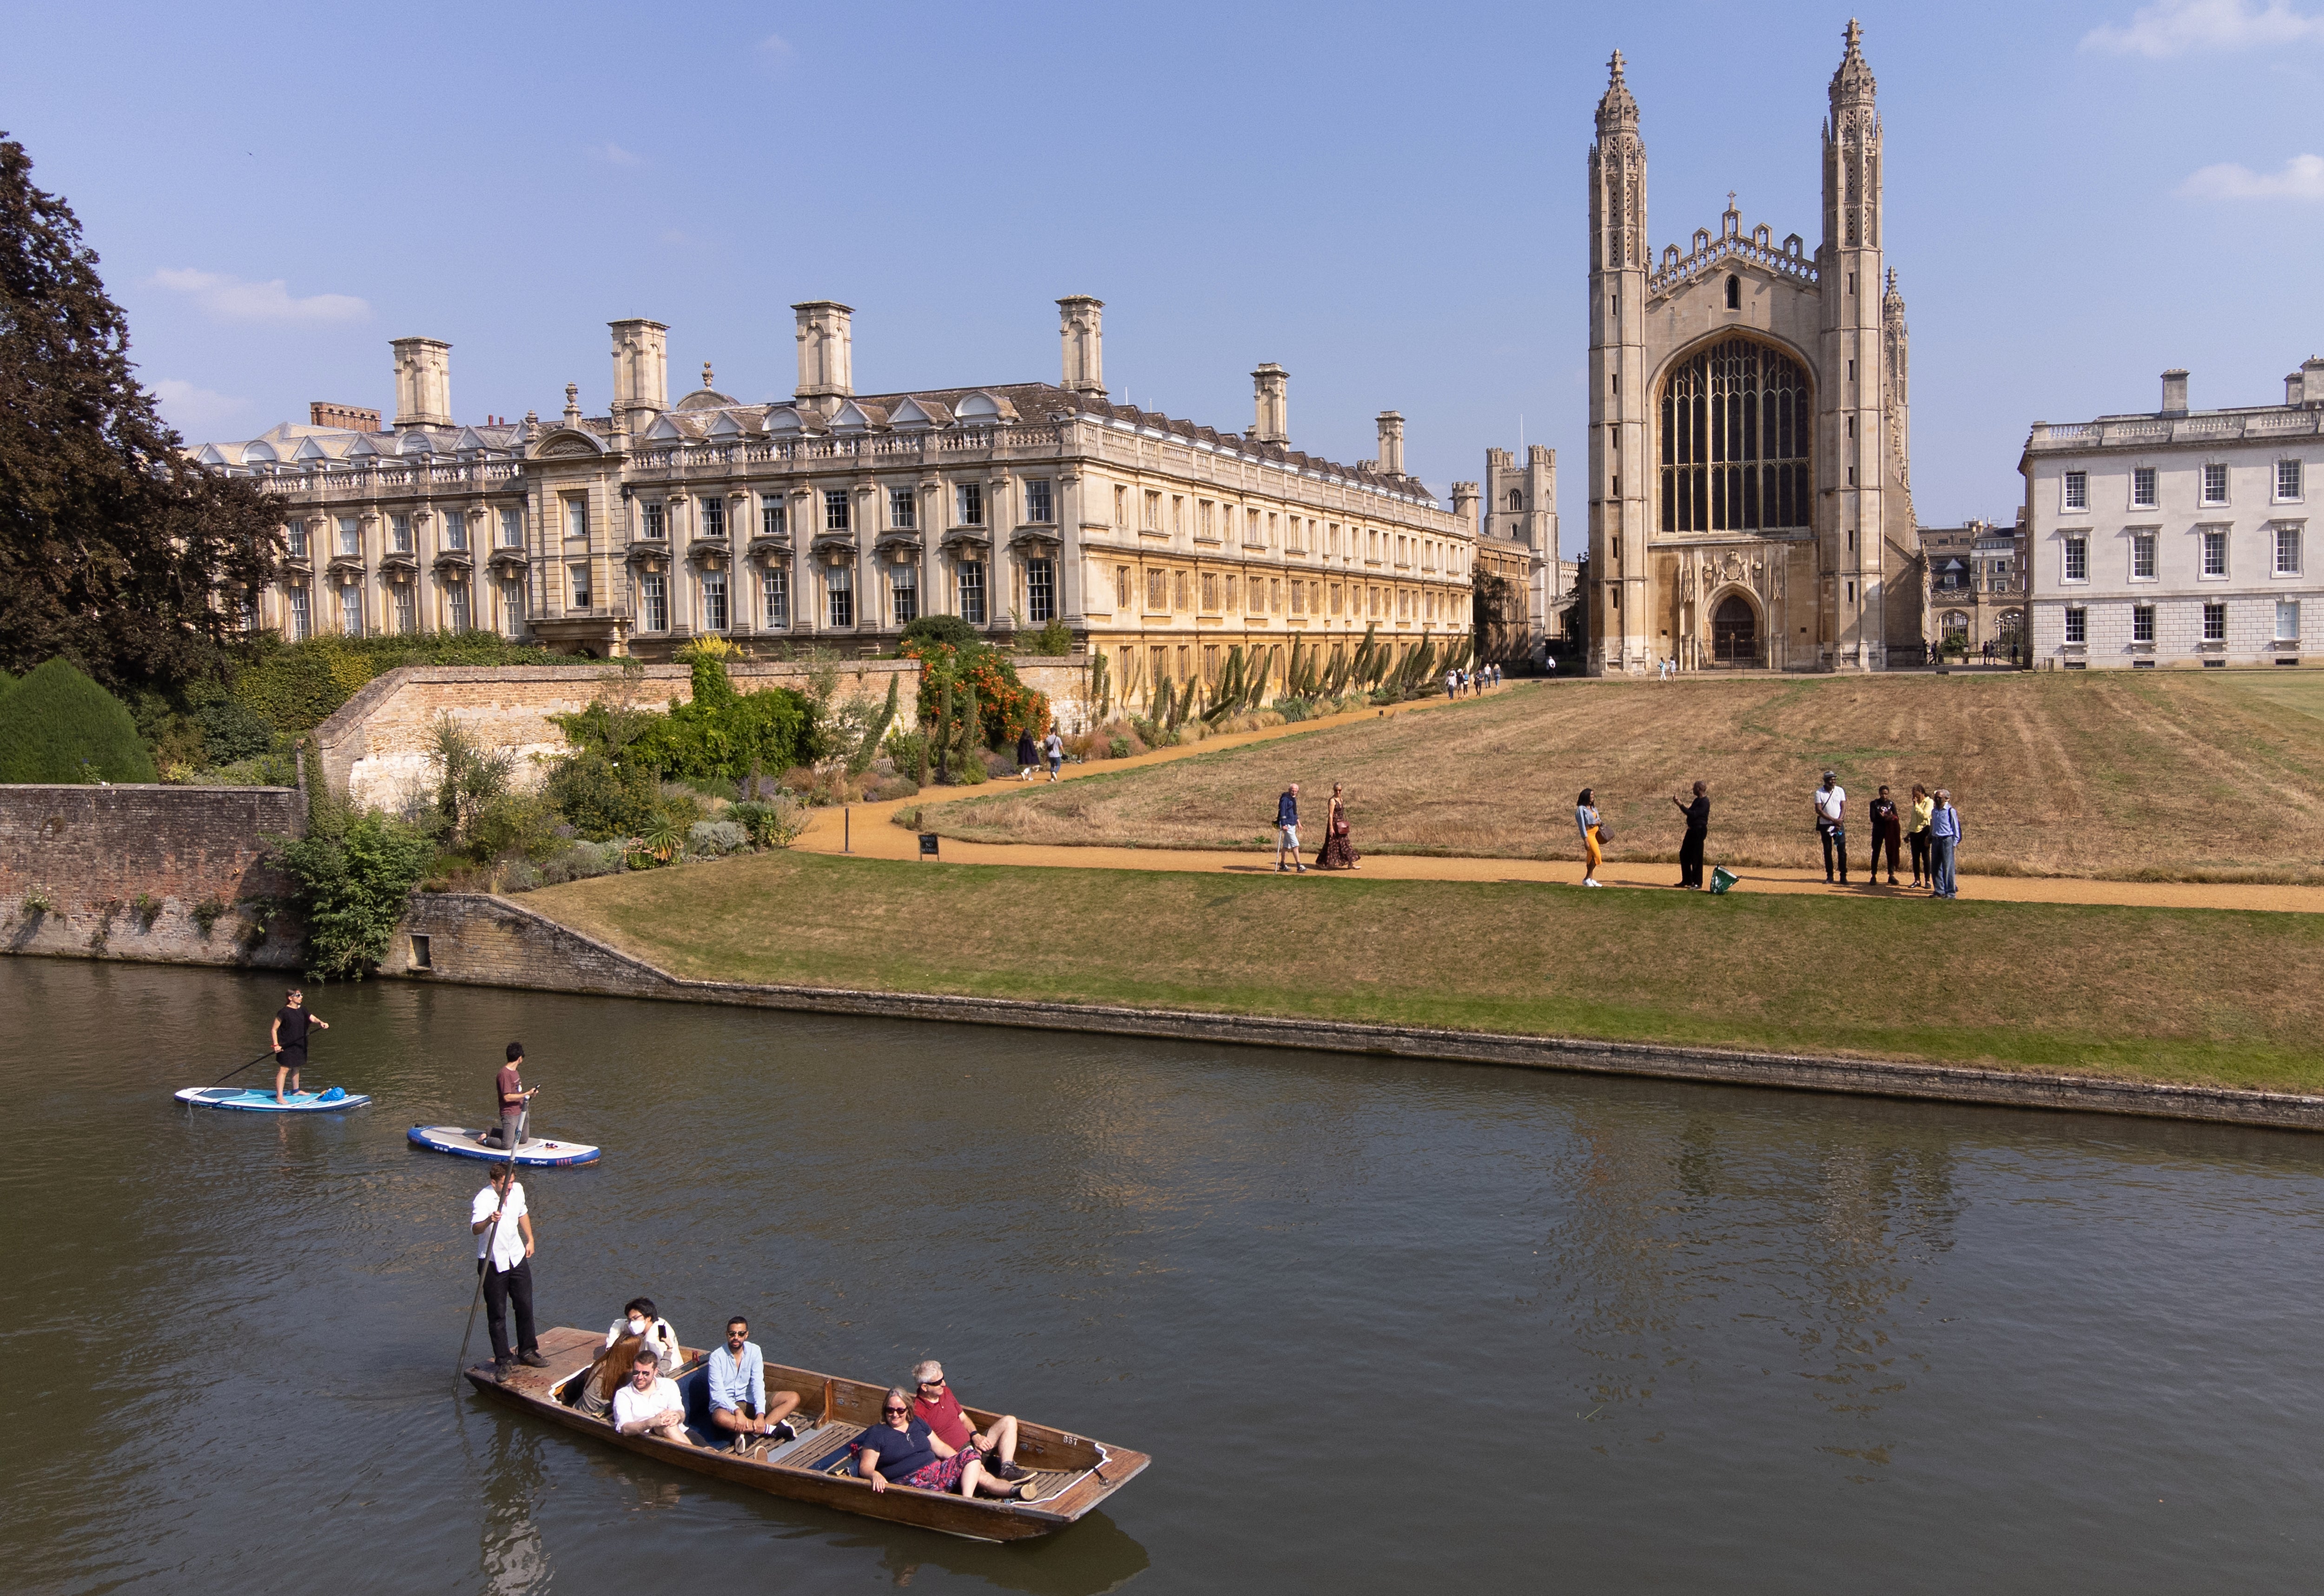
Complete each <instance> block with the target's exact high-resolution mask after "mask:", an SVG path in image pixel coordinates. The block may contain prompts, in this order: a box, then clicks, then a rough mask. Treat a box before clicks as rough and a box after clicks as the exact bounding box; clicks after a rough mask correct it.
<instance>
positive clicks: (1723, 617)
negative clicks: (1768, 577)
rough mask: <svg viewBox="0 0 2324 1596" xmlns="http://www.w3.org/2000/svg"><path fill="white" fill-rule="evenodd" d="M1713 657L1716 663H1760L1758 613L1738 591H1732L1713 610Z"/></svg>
mask: <svg viewBox="0 0 2324 1596" xmlns="http://www.w3.org/2000/svg"><path fill="white" fill-rule="evenodd" d="M1711 663H1712V664H1714V665H1721V666H1727V667H1730V668H1731V667H1737V666H1753V665H1757V664H1758V663H1759V613H1758V612H1757V610H1754V609H1753V608H1752V607H1751V601H1750V600H1749V599H1748V598H1745V597H1744V596H1743V595H1741V594H1739V593H1730V594H1729V595H1727V596H1726V597H1725V598H1723V599H1721V600H1720V603H1719V607H1718V608H1717V609H1715V610H1713V611H1711Z"/></svg>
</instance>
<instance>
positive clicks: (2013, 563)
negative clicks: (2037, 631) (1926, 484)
mask: <svg viewBox="0 0 2324 1596" xmlns="http://www.w3.org/2000/svg"><path fill="white" fill-rule="evenodd" d="M1920 546H1921V560H1920V567H1921V579H1922V613H1923V622H1922V628H1923V636H1924V637H1925V638H1926V640H1927V643H1928V647H1929V649H1930V650H1931V651H1932V652H1934V651H1937V650H1942V649H1943V647H1944V646H1945V644H1946V643H1947V642H1949V641H1952V640H1954V639H1959V640H1960V646H1961V650H1962V651H1963V652H1965V653H1967V654H1968V655H1969V656H1970V657H1972V658H1981V657H1982V656H1983V655H1984V654H1985V652H1986V646H1987V644H1988V643H1989V644H1991V645H1992V651H1993V654H1994V657H1995V658H1996V659H2005V660H2020V657H2021V655H2022V654H2023V652H2024V647H2025V602H2026V596H2027V588H2026V582H2027V579H2028V576H2029V572H2028V569H2027V560H2026V536H2025V521H2024V514H2023V512H2020V514H2019V517H2018V520H2017V523H2016V524H2015V526H2001V525H1998V524H1997V523H1996V522H1993V521H1968V522H1965V523H1964V524H1962V525H1960V526H1957V527H1922V528H1921V529H1920ZM1903 642H1904V639H1902V638H1895V639H1894V640H1893V641H1891V642H1890V644H1889V647H1890V648H1891V650H1896V649H1898V646H1899V645H1900V644H1901V643H1903ZM2020 662H2022V660H2020Z"/></svg>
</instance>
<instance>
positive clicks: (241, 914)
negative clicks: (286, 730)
mask: <svg viewBox="0 0 2324 1596" xmlns="http://www.w3.org/2000/svg"><path fill="white" fill-rule="evenodd" d="M306 817H307V809H306V800H305V799H304V798H302V797H301V796H300V793H299V791H298V789H295V788H288V787H144V786H137V787H46V786H31V785H25V786H14V785H9V786H0V946H5V948H6V950H7V951H8V952H10V953H29V954H60V955H69V956H73V957H79V958H103V957H108V956H109V957H114V958H125V959H144V960H153V961H158V962H160V963H163V964H263V965H270V966H277V967H290V968H296V967H297V965H298V964H299V960H300V946H301V944H302V942H303V940H304V936H305V933H304V929H303V927H301V926H300V923H299V921H298V918H297V917H296V916H295V915H292V914H291V913H289V912H287V911H277V910H276V909H275V908H274V904H275V903H276V902H277V901H279V900H281V899H287V898H288V897H289V896H290V893H291V882H290V881H289V880H288V879H287V878H286V877H284V876H283V875H282V874H281V872H278V871H276V870H274V869H273V868H272V867H271V866H270V865H269V864H268V863H266V841H265V839H266V836H267V834H269V833H274V834H277V835H294V836H295V835H300V834H301V833H302V832H304V831H305V829H306ZM28 899H30V900H31V901H29V902H28V901H27V900H28ZM42 899H45V900H46V904H47V907H46V908H45V909H43V908H42V907H41V901H42ZM205 919H208V921H209V924H208V926H207V927H205V926H204V925H203V923H202V922H203V921H204V920H205Z"/></svg>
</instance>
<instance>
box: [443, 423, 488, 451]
mask: <svg viewBox="0 0 2324 1596" xmlns="http://www.w3.org/2000/svg"><path fill="white" fill-rule="evenodd" d="M487 447H491V446H490V445H488V444H486V443H485V442H484V438H482V437H480V436H479V435H478V434H477V432H476V429H475V428H474V427H463V428H461V429H460V436H459V437H457V438H454V439H453V440H452V449H453V452H454V453H456V454H462V455H470V454H474V453H475V452H476V451H477V450H478V449H481V448H487Z"/></svg>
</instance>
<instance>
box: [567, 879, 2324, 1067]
mask: <svg viewBox="0 0 2324 1596" xmlns="http://www.w3.org/2000/svg"><path fill="white" fill-rule="evenodd" d="M526 901H527V902H528V903H529V904H530V905H531V906H532V907H534V908H535V909H539V911H540V912H541V913H543V914H547V915H549V916H550V917H552V918H556V919H558V920H560V921H562V922H564V923H566V924H567V925H570V926H573V927H576V928H577V929H579V930H582V931H585V932H586V933H588V934H590V935H592V936H597V937H600V938H602V939H604V940H605V941H607V942H611V943H613V944H614V945H615V946H620V947H622V948H626V949H628V950H629V951H631V952H632V953H634V954H637V955H640V956H641V957H644V958H647V959H650V960H651V961H652V962H653V963H655V964H659V965H660V966H661V967H662V968H664V969H667V970H669V971H670V972H672V973H676V974H678V975H683V976H687V977H691V978H695V979H702V980H724V981H742V982H769V983H798V984H807V985H825V986H841V987H855V988H865V989H871V990H883V991H894V992H945V993H959V994H964V995H968V996H980V997H1009V998H1038V999H1047V1000H1053V1001H1065V1002H1103V1003H1128V1004H1136V1005H1142V1006H1153V1007H1163V1008H1177V1009H1189V1010H1208V1011H1214V1012H1224V1013H1235V1014H1272V1015H1284V1016H1290V1017H1294V1018H1296V1017H1300V1016H1313V1017H1316V1018H1320V1019H1351V1020H1369V1021H1377V1022H1383V1023H1390V1024H1411V1025H1427V1026H1443V1027H1451V1028H1458V1029H1474V1030H1482V1031H1497V1032H1507V1033H1516V1034H1533V1035H1553V1036H1573V1037H1589V1038H1604V1039H1608V1040H1614V1041H1637V1042H1664V1043H1672V1044H1685V1045H1693V1046H1708V1047H1747V1048H1767V1049H1775V1050H1778V1051H1786V1052H1805V1053H1817V1054H1851V1055H1857V1056H1877V1057H1891V1058H1906V1059H1919V1060H1926V1061H1929V1062H1934V1063H1950V1064H1980V1065H1991V1066H2000V1067H2005V1068H2023V1069H2043V1070H2065V1071H2081V1072H2088V1073H2092V1074H2099V1075H2110V1076H2114V1077H2116V1078H2123V1079H2135V1080H2151V1081H2170V1082H2181V1083H2205V1084H2226V1085H2236V1086H2251V1087H2267V1088H2273V1089H2279V1090H2293V1091H2314V1090H2318V1089H2319V1088H2324V1053H2319V1047H2318V1046H2317V1043H2316V1039H2315V1038H2317V1037H2318V1035H2319V1034H2324V980H2319V976H2324V917H2317V916H2311V915H2282V914H2273V915H2272V914H2255V913H2236V912H2231V911H2220V910H2179V909H2093V908H2089V907H2086V906H2053V905H2046V904H1980V903H1969V902H1960V903H1950V904H1932V903H1927V902H1922V901H1877V900H1875V901H1858V900H1852V899H1823V898H1796V897H1787V898H1775V897H1762V898H1753V897H1749V896H1746V895H1743V894H1733V895H1729V896H1728V897H1725V898H1720V899H1712V898H1708V897H1699V896H1692V895H1681V894H1677V893H1663V892H1634V891H1619V890H1617V891H1609V892H1586V891H1584V890H1582V889H1580V888H1572V887H1542V886H1536V885H1529V884H1510V885H1497V884H1478V883H1474V882H1436V881H1360V880H1349V879H1345V878H1341V879H1333V880H1328V881H1326V880H1321V879H1317V878H1313V877H1309V878H1299V877H1291V878H1285V879H1277V878H1276V877H1273V876H1259V877H1251V878H1242V877H1227V878H1223V879H1222V878H1221V877H1218V876H1210V875H1190V874H1163V873H1154V874H1147V873H1143V872H1127V871H1077V870H1044V871H1040V872H1026V871H1016V870H1010V869H1007V868H1005V867H993V866H975V865H950V864H918V863H889V862H884V861H876V860H845V859H833V858H827V857H819V856H815V855H806V854H797V853H772V854H763V855H760V856H757V857H754V858H751V859H747V860H734V861H729V862H726V863H720V864H713V865H699V866H686V867H681V868H678V869H673V870H663V871H652V872H642V873H639V874H632V875H623V876H609V877H604V878H600V879H598V880H595V881H576V882H574V883H571V884H569V885H567V886H562V887H555V888H550V889H547V890H542V891H539V892H536V893H532V894H530V896H529V897H528V898H527V899H526Z"/></svg>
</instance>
